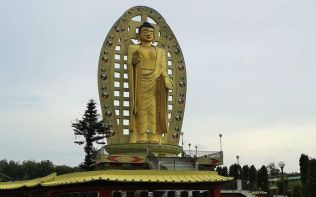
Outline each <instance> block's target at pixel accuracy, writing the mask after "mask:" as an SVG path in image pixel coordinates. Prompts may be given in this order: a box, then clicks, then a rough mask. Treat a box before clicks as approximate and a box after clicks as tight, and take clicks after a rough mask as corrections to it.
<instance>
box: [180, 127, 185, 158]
mask: <svg viewBox="0 0 316 197" xmlns="http://www.w3.org/2000/svg"><path fill="white" fill-rule="evenodd" d="M180 134H181V144H182V157H184V148H183V134H184V133H183V132H181V133H180Z"/></svg>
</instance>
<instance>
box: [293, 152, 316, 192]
mask: <svg viewBox="0 0 316 197" xmlns="http://www.w3.org/2000/svg"><path fill="white" fill-rule="evenodd" d="M300 172H301V184H300V185H297V186H296V187H295V188H293V193H294V194H295V197H315V196H316V159H312V158H309V157H308V155H305V154H301V157H300Z"/></svg>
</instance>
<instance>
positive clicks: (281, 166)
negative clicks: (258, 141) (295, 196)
mask: <svg viewBox="0 0 316 197" xmlns="http://www.w3.org/2000/svg"><path fill="white" fill-rule="evenodd" d="M278 165H279V167H280V168H281V176H282V177H281V181H282V188H283V196H284V197H285V184H284V174H283V168H284V166H285V163H284V162H283V161H280V162H279V164H278Z"/></svg>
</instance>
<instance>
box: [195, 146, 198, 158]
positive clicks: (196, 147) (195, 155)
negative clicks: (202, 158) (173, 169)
mask: <svg viewBox="0 0 316 197" xmlns="http://www.w3.org/2000/svg"><path fill="white" fill-rule="evenodd" d="M195 156H196V158H197V156H198V155H197V146H195Z"/></svg>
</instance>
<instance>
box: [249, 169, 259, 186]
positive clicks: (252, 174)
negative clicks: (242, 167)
mask: <svg viewBox="0 0 316 197" xmlns="http://www.w3.org/2000/svg"><path fill="white" fill-rule="evenodd" d="M249 183H250V185H251V189H252V190H255V189H257V169H256V168H255V166H254V165H252V166H250V168H249Z"/></svg>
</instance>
